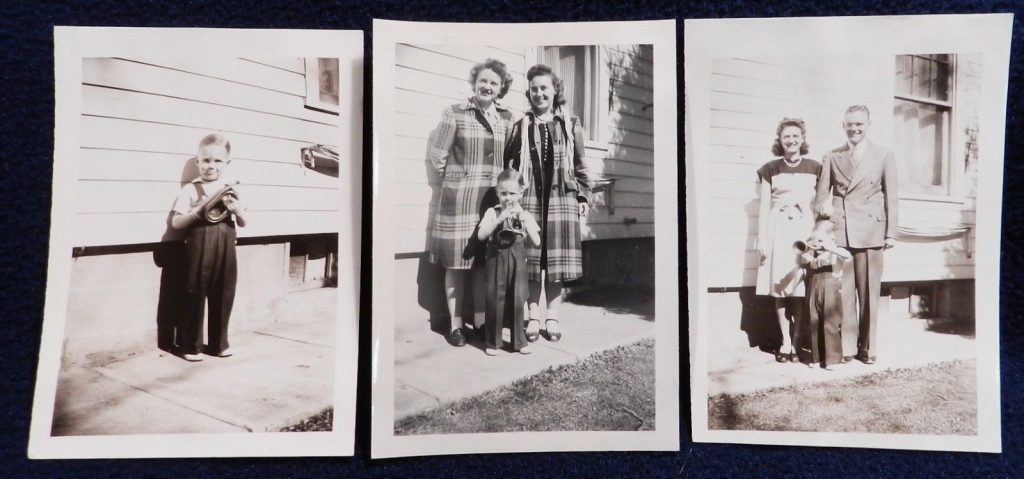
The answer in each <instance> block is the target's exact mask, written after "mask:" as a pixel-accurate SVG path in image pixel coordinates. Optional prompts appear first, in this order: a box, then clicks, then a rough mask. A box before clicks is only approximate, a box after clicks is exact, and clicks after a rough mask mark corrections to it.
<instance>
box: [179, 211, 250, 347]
mask: <svg viewBox="0 0 1024 479" xmlns="http://www.w3.org/2000/svg"><path fill="white" fill-rule="evenodd" d="M185 258H186V261H187V271H188V273H187V274H188V276H187V277H186V280H185V281H186V283H185V291H186V297H187V298H188V300H187V302H186V305H185V307H186V310H185V314H184V318H183V320H182V322H181V324H180V326H179V328H178V345H179V346H180V347H181V349H182V352H183V353H184V354H198V353H200V352H203V315H204V314H203V313H204V309H207V308H204V303H206V304H205V305H208V306H209V308H208V309H209V317H208V318H207V344H209V350H208V351H207V352H209V353H210V354H219V353H220V352H222V351H224V350H225V349H227V348H228V321H229V320H230V319H231V307H232V306H233V305H234V302H235V282H236V281H237V278H238V266H237V262H236V259H235V224H234V223H233V222H232V221H231V220H228V221H223V222H220V223H217V224H212V225H210V224H202V223H200V224H196V225H194V226H192V227H190V228H189V230H188V236H187V237H186V239H185Z"/></svg>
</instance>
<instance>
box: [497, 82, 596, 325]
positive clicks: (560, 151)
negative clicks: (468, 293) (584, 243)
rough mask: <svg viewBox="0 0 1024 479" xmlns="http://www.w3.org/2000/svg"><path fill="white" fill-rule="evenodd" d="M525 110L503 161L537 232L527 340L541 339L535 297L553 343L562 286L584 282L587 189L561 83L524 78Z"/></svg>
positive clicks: (576, 130) (577, 131)
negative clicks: (517, 179)
mask: <svg viewBox="0 0 1024 479" xmlns="http://www.w3.org/2000/svg"><path fill="white" fill-rule="evenodd" d="M526 80H527V81H528V82H529V88H528V89H527V92H526V97H527V98H528V99H529V100H530V110H531V111H529V112H527V113H526V115H524V116H523V118H521V119H520V120H519V121H517V122H516V123H515V124H514V125H513V126H512V133H511V134H510V135H509V142H508V149H507V150H506V152H505V161H506V162H507V163H508V164H509V165H510V167H512V168H515V169H518V170H520V171H521V172H522V173H523V177H524V178H525V179H526V183H527V189H526V192H525V193H523V199H522V202H521V205H522V207H523V209H525V210H526V211H529V212H530V213H531V214H532V215H533V216H534V217H535V218H537V220H538V222H539V223H540V227H541V244H540V246H539V247H535V246H529V247H528V248H527V270H528V271H529V275H530V291H529V300H528V301H529V310H530V321H529V322H528V323H527V326H526V337H527V339H528V340H530V341H536V340H537V338H538V336H539V334H540V319H541V311H540V305H539V303H540V297H541V292H542V291H543V292H544V297H545V299H546V302H547V308H546V312H547V315H546V317H545V318H544V329H545V332H546V333H547V334H546V336H547V339H548V340H549V341H558V340H559V339H561V338H562V332H561V330H560V329H559V327H558V307H559V306H560V305H561V303H562V283H563V282H565V281H571V280H574V279H577V278H579V277H581V276H583V255H582V250H581V246H580V217H582V216H585V215H586V214H587V205H588V202H587V200H588V198H589V187H588V186H589V185H588V184H587V169H586V166H585V165H584V164H583V150H584V144H583V128H582V126H581V125H580V121H579V119H578V118H576V117H574V116H572V115H571V114H570V113H569V112H567V111H565V110H564V109H563V108H562V105H564V104H565V98H564V95H563V90H562V82H561V80H560V79H559V78H558V76H557V75H556V74H555V73H554V72H553V71H552V70H551V68H549V67H548V66H546V65H534V66H533V67H531V68H530V69H529V70H528V71H527V72H526Z"/></svg>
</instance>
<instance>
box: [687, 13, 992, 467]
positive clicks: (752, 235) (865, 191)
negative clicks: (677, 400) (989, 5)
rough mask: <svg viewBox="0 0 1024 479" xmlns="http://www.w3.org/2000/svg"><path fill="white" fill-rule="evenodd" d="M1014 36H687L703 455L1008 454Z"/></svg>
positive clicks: (906, 28) (781, 22) (875, 22)
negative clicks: (1006, 228) (1006, 215)
mask: <svg viewBox="0 0 1024 479" xmlns="http://www.w3.org/2000/svg"><path fill="white" fill-rule="evenodd" d="M1011 18H1012V17H1011V16H1005V15H977V16H935V17H877V18H824V19H752V20H735V21H711V20H707V21H700V20H698V21H692V22H690V21H688V22H687V25H686V27H687V37H686V39H685V41H686V44H687V47H686V50H685V53H686V58H687V60H686V75H687V77H686V82H687V83H686V84H687V99H686V101H687V115H688V116H687V120H686V121H687V135H688V137H687V145H688V150H687V157H686V161H687V168H688V170H689V171H688V175H689V176H688V177H689V178H690V179H691V181H689V182H688V185H687V187H688V188H687V195H688V200H689V202H688V215H687V227H688V232H689V237H690V238H691V242H690V244H689V250H688V258H689V261H690V265H691V266H690V268H691V270H690V314H691V316H690V321H691V323H690V324H691V345H692V352H693V356H692V361H693V375H692V378H691V381H692V383H691V390H692V394H693V397H692V407H693V413H692V414H693V427H694V440H696V441H711V442H752V443H763V444H772V443H775V444H802V445H821V446H827V445H831V446H838V445H842V446H857V447H882V448H900V449H940V450H967V451H991V452H998V451H999V448H1000V441H999V437H1000V430H999V422H1000V421H999V394H998V392H999V386H998V371H999V368H998V296H997V293H996V292H997V291H998V260H999V218H1000V202H1001V188H1002V162H1003V148H1002V144H1003V140H1002V139H1003V135H1004V133H1003V130H1004V122H1003V116H1004V111H1005V99H1006V82H1007V73H1006V72H1007V63H1008V51H1009V38H1010V35H1009V31H1010V30H1009V26H1010V20H1011ZM691 26H692V27H693V28H692V30H691ZM741 31H742V32H745V34H744V35H743V36H735V34H736V33H737V32H741ZM747 32H754V33H747ZM826 32H827V33H826ZM797 39H798V40H797ZM805 433H806V434H805ZM823 433H824V434H823Z"/></svg>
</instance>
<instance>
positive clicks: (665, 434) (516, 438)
mask: <svg viewBox="0 0 1024 479" xmlns="http://www.w3.org/2000/svg"><path fill="white" fill-rule="evenodd" d="M481 39H487V41H486V42H487V43H488V44H498V45H502V44H507V45H524V44H527V43H528V44H535V45H601V44H651V45H653V46H654V59H655V61H654V78H655V81H654V97H655V98H657V100H658V101H656V102H655V105H654V139H655V152H656V158H658V159H657V160H655V175H654V177H655V187H654V191H655V205H656V206H655V211H654V213H655V222H654V223H655V228H656V229H657V231H658V235H657V236H656V237H655V251H657V265H658V266H657V268H656V271H655V285H656V286H655V288H656V294H655V330H656V338H657V339H656V344H655V382H656V384H655V390H656V393H655V394H656V405H655V410H656V412H655V415H656V419H655V430H654V431H639V432H633V431H624V432H599V431H591V432H569V431H565V432H521V433H480V434H446V435H440V434H437V435H423V436H395V435H394V420H393V419H394V367H393V365H394V351H393V348H394V346H393V344H394V318H393V312H392V311H393V309H392V308H391V307H390V306H391V303H390V300H389V299H390V298H389V293H390V289H389V288H387V287H385V286H384V285H389V284H391V283H392V277H393V269H394V266H393V263H394V253H395V251H394V248H393V246H392V244H391V241H390V239H389V233H390V232H389V231H388V224H387V222H386V221H374V224H373V237H374V238H375V239H374V245H373V285H374V286H373V288H372V289H373V315H374V318H373V352H372V361H373V369H372V373H371V374H372V381H373V394H372V396H373V407H372V411H373V413H372V421H371V433H372V434H371V436H372V443H371V447H370V450H371V456H372V457H374V458H382V457H398V456H413V455H438V454H466V453H485V452H550V451H629V450H648V451H655V450H657V451H677V450H679V299H678V297H677V295H676V292H677V291H678V290H679V288H678V286H679V274H678V273H679V267H678V264H679V262H678V234H679V228H678V226H679V225H678V206H677V205H678V203H677V199H678V196H677V194H678V193H677V188H678V184H677V183H678V182H677V171H678V161H677V159H678V149H677V131H678V130H677V118H678V109H677V102H676V82H677V81H678V80H677V72H676V22H675V20H658V21H645V22H595V23H554V24H552V23H548V24H541V23H534V24H525V23H524V24H512V23H506V24H500V23H496V24H481V23H417V22H397V21H388V20H377V19H375V20H374V21H373V125H374V127H373V163H374V170H373V171H374V178H373V185H374V186H373V187H374V192H373V193H374V194H373V211H374V214H373V216H374V218H390V217H391V216H390V215H389V213H390V211H389V210H390V205H388V204H387V203H386V202H384V201H382V198H389V197H391V196H390V195H389V189H390V187H391V186H390V185H389V184H388V183H387V182H382V181H381V179H386V178H390V177H391V171H390V168H391V166H390V162H388V161H381V160H382V159H388V158H391V157H392V148H393V142H391V141H388V140H389V139H390V138H391V135H392V134H393V132H394V127H393V124H392V122H391V121H390V120H391V116H392V112H393V111H394V103H393V95H392V92H393V91H394V75H393V71H394V67H395V44H396V43H399V42H402V43H421V44H463V45H471V44H480V43H481ZM438 340H439V341H440V340H441V339H440V338H439V339H438Z"/></svg>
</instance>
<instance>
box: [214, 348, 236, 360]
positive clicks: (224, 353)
mask: <svg viewBox="0 0 1024 479" xmlns="http://www.w3.org/2000/svg"><path fill="white" fill-rule="evenodd" d="M232 354H235V353H234V352H232V351H231V348H227V349H225V350H223V351H221V352H220V354H217V355H216V356H217V357H218V358H227V357H231V355H232Z"/></svg>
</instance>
